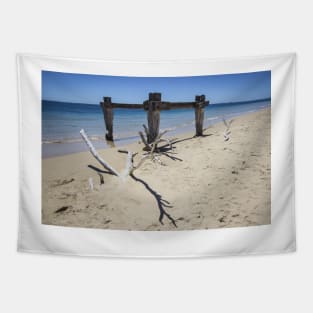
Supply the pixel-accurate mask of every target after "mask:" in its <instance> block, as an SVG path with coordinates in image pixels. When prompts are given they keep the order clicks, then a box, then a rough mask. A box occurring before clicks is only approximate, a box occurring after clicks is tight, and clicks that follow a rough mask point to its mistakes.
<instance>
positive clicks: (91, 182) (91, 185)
mask: <svg viewBox="0 0 313 313" xmlns="http://www.w3.org/2000/svg"><path fill="white" fill-rule="evenodd" d="M88 182H89V189H90V190H91V191H93V180H92V177H89V180H88Z"/></svg>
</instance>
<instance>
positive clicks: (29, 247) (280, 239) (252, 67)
mask: <svg viewBox="0 0 313 313" xmlns="http://www.w3.org/2000/svg"><path fill="white" fill-rule="evenodd" d="M17 67H18V93H19V134H20V145H19V149H20V205H19V235H18V251H24V252H37V253H56V254H67V255H84V256H106V257H206V256H223V255H239V254H267V253H282V252H292V251H295V250H296V238H295V237H296V236H295V217H294V151H293V147H294V144H293V137H294V101H295V96H294V93H295V67H296V55H295V54H293V53H290V54H280V55H270V56H261V57H243V58H233V59H231V58H229V59H207V60H205V59H204V60H203V59H202V60H176V61H160V62H159V61H149V62H141V61H112V60H80V59H71V58H59V57H58V58H57V57H46V56H36V55H25V54H21V55H18V56H17ZM42 70H49V71H58V72H67V73H85V74H99V75H116V76H146V77H147V76H162V77H163V76H197V75H214V74H228V73H245V72H254V71H263V70H271V71H272V76H271V84H272V134H271V143H272V151H271V152H272V157H271V169H272V181H271V186H272V208H271V220H272V223H271V225H263V226H250V227H235V228H220V229H208V230H192V231H157V232H156V231H144V232H141V231H118V230H102V229H88V228H76V227H75V228H72V227H59V226H49V225H42V224H41V71H42Z"/></svg>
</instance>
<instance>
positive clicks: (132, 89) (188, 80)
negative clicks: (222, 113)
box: [42, 71, 271, 105]
mask: <svg viewBox="0 0 313 313" xmlns="http://www.w3.org/2000/svg"><path fill="white" fill-rule="evenodd" d="M149 92H161V93H162V100H164V101H194V98H195V95H202V94H204V95H205V96H206V100H209V101H210V103H223V102H238V101H248V100H256V99H264V98H270V97H271V72H270V71H262V72H253V73H239V74H225V75H209V76H189V77H126V76H104V75H88V74H71V73H60V72H50V71H42V99H43V100H50V101H61V102H73V103H88V104H97V105H98V104H99V102H100V101H102V98H103V97H104V96H108V97H111V98H112V102H121V103H142V102H143V101H144V100H147V98H148V94H149Z"/></svg>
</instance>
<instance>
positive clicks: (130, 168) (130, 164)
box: [80, 129, 148, 189]
mask: <svg viewBox="0 0 313 313" xmlns="http://www.w3.org/2000/svg"><path fill="white" fill-rule="evenodd" d="M80 134H81V136H82V137H83V139H84V141H85V143H86V144H87V146H88V148H89V150H90V152H91V154H92V155H93V156H94V157H95V159H96V160H97V161H98V162H99V163H100V164H101V165H102V166H103V167H104V168H105V169H107V170H108V171H110V172H111V173H112V174H114V175H116V176H118V177H119V178H121V179H123V180H125V179H126V177H127V176H129V175H131V174H132V173H133V172H134V170H136V169H138V168H139V167H140V166H141V165H142V164H143V162H144V161H145V160H146V159H148V156H143V157H142V158H141V160H140V161H139V163H138V164H137V166H135V165H134V160H133V158H134V156H135V155H137V153H133V152H131V151H128V150H118V152H121V153H127V159H126V164H125V169H124V171H123V172H122V173H119V172H117V170H115V169H114V168H113V167H112V166H111V165H110V164H109V163H108V162H106V161H105V160H103V159H102V158H101V157H100V156H99V154H98V152H97V150H96V149H95V147H94V146H93V144H92V143H91V141H90V140H89V138H88V136H87V134H86V133H85V131H84V130H83V129H82V130H81V131H80ZM99 175H100V184H103V183H104V182H103V176H102V175H101V174H99ZM89 185H90V189H91V182H90V179H89ZM92 189H93V182H92Z"/></svg>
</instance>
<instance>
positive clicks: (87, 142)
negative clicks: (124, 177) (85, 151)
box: [80, 129, 120, 177]
mask: <svg viewBox="0 0 313 313" xmlns="http://www.w3.org/2000/svg"><path fill="white" fill-rule="evenodd" d="M80 134H81V136H82V138H83V139H84V141H85V143H86V145H87V146H88V148H89V150H90V152H91V154H92V155H93V156H94V158H95V159H96V160H97V161H98V162H99V163H100V164H101V165H102V166H103V167H104V168H105V169H107V170H108V171H110V172H111V173H112V174H114V175H116V176H118V177H119V176H120V174H119V173H118V172H117V171H116V170H115V169H114V168H113V167H112V166H111V165H110V164H109V163H107V162H106V161H105V160H103V159H102V158H101V157H100V156H99V154H98V152H97V150H96V149H95V147H94V146H93V144H92V143H91V141H90V140H89V138H88V136H87V134H86V133H85V131H84V130H83V129H82V130H81V131H80Z"/></svg>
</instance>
